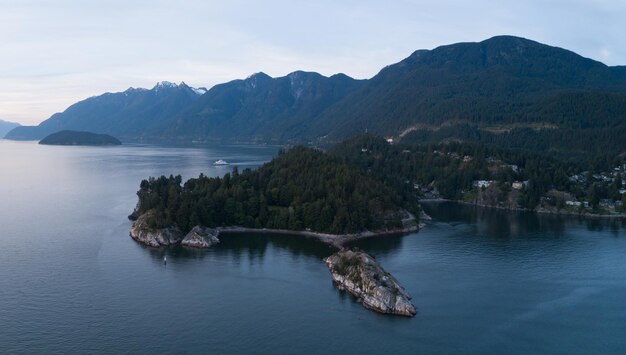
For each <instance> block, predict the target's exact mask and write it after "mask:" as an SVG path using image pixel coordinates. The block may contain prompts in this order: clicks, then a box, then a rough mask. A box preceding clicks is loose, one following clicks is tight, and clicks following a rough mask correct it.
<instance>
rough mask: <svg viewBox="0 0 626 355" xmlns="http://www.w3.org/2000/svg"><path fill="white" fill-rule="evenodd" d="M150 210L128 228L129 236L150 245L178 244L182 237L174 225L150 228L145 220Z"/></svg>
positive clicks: (148, 216)
mask: <svg viewBox="0 0 626 355" xmlns="http://www.w3.org/2000/svg"><path fill="white" fill-rule="evenodd" d="M150 215H151V212H147V213H144V214H143V215H141V216H139V217H138V218H137V219H136V220H135V222H133V225H132V226H131V228H130V236H131V237H132V238H133V239H135V240H136V241H138V242H140V243H143V244H145V245H148V246H151V247H161V246H167V245H173V244H178V243H180V241H181V240H182V239H183V235H182V233H181V231H180V230H179V229H178V228H176V227H168V228H161V229H154V228H150V226H149V225H148V223H147V220H148V219H149V218H150Z"/></svg>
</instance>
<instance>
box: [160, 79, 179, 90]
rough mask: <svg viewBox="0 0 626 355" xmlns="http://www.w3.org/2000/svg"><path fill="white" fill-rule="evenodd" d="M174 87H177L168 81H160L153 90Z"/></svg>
mask: <svg viewBox="0 0 626 355" xmlns="http://www.w3.org/2000/svg"><path fill="white" fill-rule="evenodd" d="M176 87H178V85H176V84H174V83H172V82H169V81H160V82H158V83H157V84H156V85H155V86H154V88H155V89H162V88H176Z"/></svg>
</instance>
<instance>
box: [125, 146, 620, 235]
mask: <svg viewBox="0 0 626 355" xmlns="http://www.w3.org/2000/svg"><path fill="white" fill-rule="evenodd" d="M625 163H626V162H625V161H624V159H623V158H622V157H619V156H618V157H613V158H611V159H608V158H607V159H606V160H602V159H598V160H597V161H595V162H594V164H590V163H589V162H587V161H577V162H575V161H571V160H563V159H559V158H558V157H557V156H555V155H553V154H550V153H549V152H543V153H538V152H528V151H524V150H513V149H504V148H501V147H497V146H494V145H488V144H483V143H476V142H464V143H461V142H448V143H438V144H421V145H420V144H413V145H410V144H389V143H388V142H387V141H386V140H385V139H383V138H381V137H376V136H372V135H361V136H357V137H354V138H352V139H349V140H347V141H344V142H342V143H340V144H337V145H335V146H334V147H332V148H331V149H330V150H329V151H328V152H327V153H324V152H322V151H320V150H316V149H312V148H304V147H295V148H292V149H290V150H289V151H287V152H284V151H281V152H280V153H279V155H278V156H277V157H276V158H274V159H273V160H272V161H271V162H269V163H267V164H265V165H263V166H261V167H260V168H259V169H257V170H250V169H246V170H244V171H242V172H240V171H239V170H238V169H237V168H235V169H234V170H233V172H232V173H228V174H226V175H224V176H223V177H207V176H203V175H200V177H198V178H194V179H190V180H188V181H187V182H185V183H184V184H183V183H182V180H181V177H180V176H170V177H165V176H162V177H160V178H149V179H148V180H143V181H142V182H141V185H140V190H139V192H138V193H137V194H138V196H139V204H138V209H137V210H136V211H135V213H134V217H135V218H136V217H138V216H139V215H145V216H146V218H148V225H149V226H150V227H152V228H163V227H169V226H177V227H178V228H179V229H180V230H181V231H183V232H187V231H189V230H190V229H191V228H192V227H194V226H195V225H198V224H202V225H205V226H207V227H220V226H243V227H250V228H270V229H289V230H311V231H316V232H326V233H333V234H344V233H355V232H361V231H364V230H372V231H375V230H388V229H396V228H399V227H402V226H403V223H402V219H404V218H405V217H406V216H407V214H406V213H405V212H404V211H405V210H406V211H409V212H411V213H412V214H414V215H418V214H419V213H420V207H419V204H418V200H419V199H420V198H424V197H425V198H446V199H452V200H462V201H467V202H472V203H477V204H482V205H490V206H499V207H505V208H525V209H531V210H540V209H543V210H548V211H560V210H561V209H563V208H566V210H567V211H568V212H577V213H588V212H589V213H603V214H604V213H611V214H618V213H623V212H624V206H626V194H625V193H624V177H626V164H625ZM147 212H151V213H147Z"/></svg>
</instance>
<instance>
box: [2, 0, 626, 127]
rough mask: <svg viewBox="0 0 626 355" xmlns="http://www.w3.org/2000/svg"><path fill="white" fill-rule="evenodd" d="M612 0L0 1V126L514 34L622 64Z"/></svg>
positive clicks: (374, 65) (365, 68) (358, 69)
mask: <svg viewBox="0 0 626 355" xmlns="http://www.w3.org/2000/svg"><path fill="white" fill-rule="evenodd" d="M624 19H626V1H622V0H617V1H609V0H567V1H565V0H554V1H550V0H524V1H520V0H515V1H508V0H501V1H495V0H473V1H465V0H463V1H461V0H450V1H448V0H419V1H418V0H415V1H408V0H397V1H393V0H387V1H380V0H376V1H371V0H315V1H311V0H308V1H299V0H285V1H283V0H265V1H260V0H259V1H240V0H228V1H211V0H198V1H195V0H189V1H172V0H167V1H165V0H106V1H105V0H81V1H78V0H39V1H36V0H0V119H4V120H9V121H14V122H18V123H21V124H26V125H32V124H38V123H39V122H41V121H43V120H45V119H47V118H48V117H50V116H51V115H52V114H53V113H55V112H61V111H63V110H65V109H66V108H67V107H68V106H70V105H71V104H73V103H75V102H77V101H80V100H83V99H85V98H88V97H90V96H94V95H100V94H102V93H104V92H117V91H124V90H126V89H127V88H129V87H145V88H151V87H153V86H154V85H155V83H156V82H159V81H164V80H165V81H171V82H176V83H179V82H181V81H184V82H185V83H187V84H189V85H191V86H195V87H201V86H203V87H207V88H210V87H211V86H213V85H215V84H219V83H223V82H227V81H230V80H233V79H239V78H246V77H248V76H249V75H251V74H253V73H256V72H260V71H262V72H265V73H267V74H269V75H271V76H274V77H277V76H283V75H286V74H288V73H290V72H293V71H295V70H306V71H316V72H320V73H322V74H324V75H332V74H335V73H345V74H347V75H350V76H352V77H355V78H360V79H363V78H370V77H372V76H374V75H375V74H376V73H377V72H378V71H379V70H380V69H382V68H383V67H384V66H386V65H389V64H392V63H396V62H398V61H400V60H402V59H403V58H405V57H407V56H409V55H410V54H411V53H412V52H413V51H415V50H417V49H432V48H435V47H437V46H440V45H445V44H451V43H457V42H477V41H482V40H484V39H487V38H490V37H493V36H496V35H503V34H507V35H516V36H520V37H525V38H529V39H533V40H535V41H539V42H542V43H546V44H549V45H553V46H558V47H563V48H566V49H569V50H572V51H574V52H577V53H579V54H581V55H583V56H585V57H589V58H592V59H595V60H598V61H601V62H603V63H605V64H607V65H626V41H624V40H623V38H622V36H623V35H624V34H626V20H624Z"/></svg>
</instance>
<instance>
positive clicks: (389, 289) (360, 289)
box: [324, 250, 417, 317]
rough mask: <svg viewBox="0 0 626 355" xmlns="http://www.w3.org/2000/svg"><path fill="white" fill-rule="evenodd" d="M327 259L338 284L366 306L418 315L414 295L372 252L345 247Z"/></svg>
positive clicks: (393, 312)
mask: <svg viewBox="0 0 626 355" xmlns="http://www.w3.org/2000/svg"><path fill="white" fill-rule="evenodd" d="M324 261H325V262H326V265H327V266H328V269H329V270H330V273H331V275H332V278H333V282H334V284H335V286H337V288H338V289H339V290H342V291H346V292H348V293H350V294H352V295H353V296H354V297H356V298H357V300H358V301H359V302H360V303H361V304H362V305H363V306H364V307H365V308H367V309H371V310H373V311H376V312H379V313H383V314H395V315H400V316H407V317H413V316H415V314H417V311H416V309H415V306H414V305H413V304H412V303H411V295H409V293H408V292H407V291H406V290H405V289H404V288H403V287H402V286H400V285H399V284H398V281H396V279H395V278H394V277H393V276H391V274H389V273H388V272H386V271H385V270H384V269H383V268H382V267H381V266H380V265H378V263H377V262H376V260H375V259H374V258H373V257H371V256H370V255H368V254H366V253H364V252H361V251H353V250H341V251H339V252H337V253H335V254H333V255H331V256H329V257H328V258H326V259H324Z"/></svg>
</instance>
